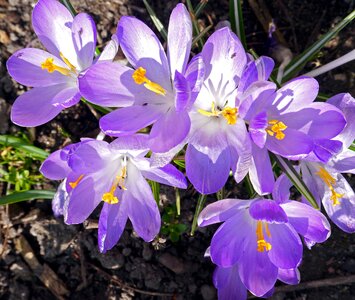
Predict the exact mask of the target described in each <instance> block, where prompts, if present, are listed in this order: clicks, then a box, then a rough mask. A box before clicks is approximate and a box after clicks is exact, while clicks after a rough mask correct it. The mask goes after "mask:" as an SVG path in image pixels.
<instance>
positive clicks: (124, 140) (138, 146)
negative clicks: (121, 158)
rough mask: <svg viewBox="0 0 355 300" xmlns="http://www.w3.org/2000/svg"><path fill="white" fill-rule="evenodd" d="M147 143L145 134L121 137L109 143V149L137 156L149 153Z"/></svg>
mask: <svg viewBox="0 0 355 300" xmlns="http://www.w3.org/2000/svg"><path fill="white" fill-rule="evenodd" d="M148 141H149V140H148V135H147V134H134V135H128V136H122V137H119V138H117V139H115V140H114V141H113V142H111V143H110V145H109V148H110V149H111V150H113V151H115V150H116V151H120V152H122V153H125V152H129V153H130V154H131V155H134V156H138V155H142V154H145V153H147V152H148V151H149V145H148Z"/></svg>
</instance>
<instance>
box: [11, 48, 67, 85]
mask: <svg viewBox="0 0 355 300" xmlns="http://www.w3.org/2000/svg"><path fill="white" fill-rule="evenodd" d="M48 58H53V59H54V63H55V64H56V65H58V66H60V67H62V68H66V69H67V68H68V67H67V66H66V65H65V64H64V63H63V61H62V60H61V59H59V58H57V57H55V56H54V55H53V54H50V53H48V52H46V51H43V50H40V49H35V48H25V49H21V50H18V51H16V52H15V53H14V54H13V55H11V57H10V58H9V59H8V61H7V63H6V66H7V70H8V71H9V73H10V75H11V77H12V78H14V79H15V80H16V81H18V82H19V83H21V84H23V85H26V86H32V87H40V86H49V85H55V84H59V83H66V82H71V81H72V79H71V78H70V77H68V76H64V75H63V74H61V73H59V72H52V73H49V72H48V71H47V70H46V69H42V67H41V65H42V63H44V62H45V61H46V60H47V59H48Z"/></svg>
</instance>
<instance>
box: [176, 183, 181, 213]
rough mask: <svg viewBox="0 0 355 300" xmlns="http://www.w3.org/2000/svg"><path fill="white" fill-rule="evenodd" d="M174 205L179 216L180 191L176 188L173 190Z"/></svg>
mask: <svg viewBox="0 0 355 300" xmlns="http://www.w3.org/2000/svg"><path fill="white" fill-rule="evenodd" d="M175 198H176V201H175V204H176V214H177V215H178V216H180V213H181V197H180V190H179V189H178V188H175Z"/></svg>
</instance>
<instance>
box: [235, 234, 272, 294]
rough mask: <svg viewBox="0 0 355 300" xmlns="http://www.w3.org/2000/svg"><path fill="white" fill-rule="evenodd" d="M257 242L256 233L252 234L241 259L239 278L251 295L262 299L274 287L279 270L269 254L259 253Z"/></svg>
mask: <svg viewBox="0 0 355 300" xmlns="http://www.w3.org/2000/svg"><path fill="white" fill-rule="evenodd" d="M254 229H255V228H254ZM253 234H254V236H253ZM256 241H257V239H256V235H255V231H254V232H253V233H251V236H250V237H249V239H248V244H246V245H245V249H244V253H243V256H242V257H241V258H240V263H239V276H240V279H241V281H242V282H243V284H244V285H245V287H246V288H247V289H248V290H249V291H250V292H251V293H253V294H254V295H255V296H258V297H262V296H263V295H265V294H266V293H267V292H269V291H270V290H271V289H272V288H273V287H274V285H275V282H276V280H277V275H278V268H277V267H276V266H275V265H274V264H273V263H272V262H271V261H270V259H269V256H268V252H266V251H265V252H259V251H257V243H256Z"/></svg>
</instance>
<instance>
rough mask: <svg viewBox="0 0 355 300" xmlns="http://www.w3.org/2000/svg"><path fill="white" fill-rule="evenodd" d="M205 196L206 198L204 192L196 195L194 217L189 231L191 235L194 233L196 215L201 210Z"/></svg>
mask: <svg viewBox="0 0 355 300" xmlns="http://www.w3.org/2000/svg"><path fill="white" fill-rule="evenodd" d="M206 198H207V196H206V195H204V194H200V196H199V197H198V200H197V205H196V210H195V215H194V219H193V220H192V226H191V232H190V235H191V236H193V235H194V234H195V230H196V227H197V219H198V216H199V214H200V212H201V210H202V209H203V207H204V205H205V202H206Z"/></svg>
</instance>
